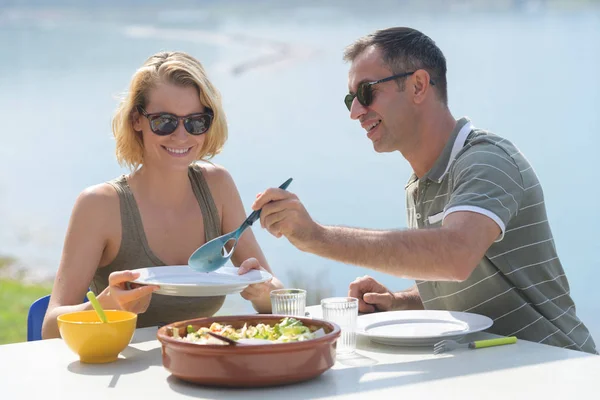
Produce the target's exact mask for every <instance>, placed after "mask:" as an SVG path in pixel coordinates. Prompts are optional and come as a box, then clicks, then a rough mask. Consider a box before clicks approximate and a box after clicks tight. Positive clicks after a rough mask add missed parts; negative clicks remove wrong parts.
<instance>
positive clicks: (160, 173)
mask: <svg viewBox="0 0 600 400" xmlns="http://www.w3.org/2000/svg"><path fill="white" fill-rule="evenodd" d="M128 182H129V185H130V187H131V188H132V190H134V192H136V193H138V194H139V195H140V196H141V197H142V198H144V199H146V200H147V201H150V202H152V203H153V204H156V205H160V206H163V207H167V208H170V207H177V206H179V205H181V204H182V203H184V202H185V201H186V199H187V197H188V195H189V193H190V188H191V186H190V180H189V177H188V169H187V168H186V169H185V170H184V169H174V168H173V169H160V168H156V167H152V166H142V167H141V168H140V169H138V170H137V171H135V172H133V173H132V174H130V175H129V178H128Z"/></svg>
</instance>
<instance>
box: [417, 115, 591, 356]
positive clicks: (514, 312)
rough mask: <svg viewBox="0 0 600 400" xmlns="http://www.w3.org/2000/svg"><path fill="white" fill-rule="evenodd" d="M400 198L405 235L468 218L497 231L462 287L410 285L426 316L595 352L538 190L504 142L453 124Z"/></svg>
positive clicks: (519, 155)
mask: <svg viewBox="0 0 600 400" xmlns="http://www.w3.org/2000/svg"><path fill="white" fill-rule="evenodd" d="M406 199H407V212H408V225H409V227H410V228H435V227H440V226H441V225H442V224H443V221H444V218H445V217H446V216H447V215H449V214H451V213H453V212H459V211H468V212H475V213H479V214H483V215H485V216H487V217H489V218H491V219H492V220H493V221H494V222H496V223H497V224H498V226H499V227H500V229H501V231H502V233H501V234H500V237H499V238H498V239H497V240H496V241H495V242H494V243H493V244H492V246H491V247H490V248H489V249H488V251H487V252H486V253H485V257H484V258H483V259H482V260H481V262H480V263H479V265H478V266H477V267H476V268H475V270H474V271H473V273H472V274H471V276H469V278H468V279H467V280H465V281H464V282H446V281H444V282H441V281H440V282H433V281H417V287H418V289H419V294H420V296H421V299H422V301H423V305H424V306H425V308H426V309H438V310H452V311H466V312H473V313H477V314H482V315H487V316H488V317H490V318H491V319H492V320H493V321H494V324H493V326H492V327H491V328H490V329H489V331H490V332H492V333H496V334H499V335H505V336H513V335H514V336H517V337H518V338H520V339H524V340H529V341H534V342H540V343H544V344H548V345H553V346H560V347H564V348H568V349H575V350H582V351H586V352H589V353H596V347H595V344H594V340H593V339H592V337H591V336H590V332H589V331H588V329H587V328H586V327H585V325H584V324H583V323H582V322H581V321H580V320H579V318H578V317H577V315H576V312H575V304H574V303H573V300H572V298H571V296H570V295H569V283H568V281H567V277H566V276H565V272H564V270H563V268H562V266H561V263H560V260H559V258H558V255H557V252H556V247H555V245H554V239H553V237H552V232H551V230H550V224H549V222H548V217H547V215H546V207H545V205H544V194H543V191H542V187H541V185H540V182H539V181H538V178H537V176H536V174H535V172H534V170H533V168H532V167H531V165H530V164H529V162H528V161H527V159H525V157H524V156H523V154H522V153H521V152H520V151H519V150H518V149H517V148H516V147H515V146H514V145H513V144H512V143H510V142H509V141H508V140H506V139H503V138H501V137H499V136H496V135H494V134H492V133H490V132H486V131H483V130H480V129H476V128H473V126H472V124H471V122H470V121H469V120H468V119H467V118H462V119H460V120H459V121H458V123H457V125H456V128H455V129H454V132H452V135H451V137H450V139H449V141H448V143H447V144H446V146H445V148H444V150H443V152H442V154H441V155H440V157H439V158H438V160H437V161H436V163H435V165H434V166H433V168H432V169H431V170H430V171H429V172H427V174H425V175H424V176H423V177H422V178H421V179H418V178H417V177H416V176H415V175H414V174H413V175H412V176H411V178H410V180H409V182H408V184H407V186H406Z"/></svg>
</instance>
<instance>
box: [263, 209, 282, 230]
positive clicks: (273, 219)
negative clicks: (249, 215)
mask: <svg viewBox="0 0 600 400" xmlns="http://www.w3.org/2000/svg"><path fill="white" fill-rule="evenodd" d="M286 214H287V213H286V212H285V211H280V212H278V213H275V214H267V215H261V217H260V220H261V225H262V226H263V228H265V229H266V230H268V231H269V232H271V233H272V234H274V235H275V234H276V233H277V232H276V231H273V227H274V225H276V224H277V223H279V222H281V221H283V220H285V218H286Z"/></svg>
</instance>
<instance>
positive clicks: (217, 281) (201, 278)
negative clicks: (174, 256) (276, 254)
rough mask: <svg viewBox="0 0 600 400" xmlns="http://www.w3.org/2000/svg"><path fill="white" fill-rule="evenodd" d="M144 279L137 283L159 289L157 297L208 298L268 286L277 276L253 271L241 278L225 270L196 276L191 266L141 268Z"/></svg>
mask: <svg viewBox="0 0 600 400" xmlns="http://www.w3.org/2000/svg"><path fill="white" fill-rule="evenodd" d="M134 271H135V272H139V273H140V277H139V278H138V279H136V280H135V281H133V282H134V283H138V284H141V285H158V286H160V289H159V290H157V291H156V292H154V293H156V294H164V295H169V296H188V297H206V296H223V295H228V294H233V293H240V292H241V291H242V290H244V289H245V288H246V287H248V285H253V284H255V283H262V282H266V281H268V280H269V279H271V278H272V277H273V276H272V275H271V274H270V273H268V272H267V271H263V270H252V271H249V272H248V273H246V274H244V275H238V269H237V268H236V267H222V268H219V269H218V270H217V271H213V272H196V271H194V270H192V269H191V268H190V267H189V266H187V265H171V266H166V267H151V268H140V269H136V270H134Z"/></svg>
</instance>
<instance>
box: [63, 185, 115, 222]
mask: <svg viewBox="0 0 600 400" xmlns="http://www.w3.org/2000/svg"><path fill="white" fill-rule="evenodd" d="M73 212H74V213H83V214H86V215H87V214H89V215H90V216H91V215H93V216H94V217H99V216H101V217H102V218H106V217H110V216H113V215H117V216H118V215H119V195H118V194H117V191H116V190H115V188H114V187H113V186H112V185H110V184H109V183H107V182H104V183H100V184H97V185H93V186H89V187H87V188H85V189H84V190H83V191H82V192H81V193H80V194H79V196H78V197H77V200H76V201H75V206H74V210H73Z"/></svg>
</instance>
